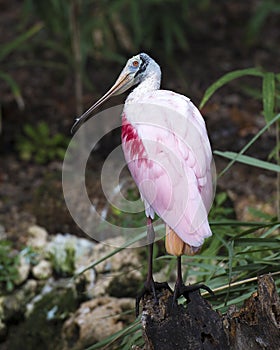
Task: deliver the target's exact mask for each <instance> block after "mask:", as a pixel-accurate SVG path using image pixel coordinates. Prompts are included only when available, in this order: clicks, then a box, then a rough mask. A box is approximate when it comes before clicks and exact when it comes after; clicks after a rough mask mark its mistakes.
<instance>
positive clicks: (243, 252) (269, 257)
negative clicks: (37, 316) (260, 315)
mask: <svg viewBox="0 0 280 350" xmlns="http://www.w3.org/2000/svg"><path fill="white" fill-rule="evenodd" d="M248 75H249V76H256V77H259V78H261V79H262V82H263V85H262V90H261V92H260V93H259V96H260V97H261V98H262V102H263V113H264V117H265V120H266V125H265V126H264V127H263V128H262V129H261V130H260V131H259V132H258V133H257V134H256V135H255V136H254V137H253V138H252V140H250V141H249V142H248V143H247V144H246V145H245V146H244V147H243V149H242V150H241V151H240V152H239V153H234V152H229V151H227V152H220V151H216V152H215V153H216V154H218V155H220V156H223V157H226V158H228V159H230V160H231V161H230V163H229V164H228V165H227V167H226V168H225V169H224V170H223V171H222V173H221V174H220V176H222V175H223V174H224V173H225V172H226V171H228V169H229V168H230V167H231V166H232V165H233V164H234V163H235V162H236V161H239V162H242V163H245V164H247V165H248V166H257V167H260V168H263V169H266V170H269V171H274V172H277V173H279V170H280V168H279V164H274V163H270V162H266V161H261V160H258V159H255V158H253V157H248V156H245V155H244V153H245V152H246V151H247V150H248V148H249V147H250V146H251V145H252V144H253V143H254V142H256V141H257V140H258V139H259V138H260V136H261V135H263V134H264V133H265V132H266V131H267V130H268V129H269V128H271V126H272V125H273V124H275V123H277V122H278V121H279V119H280V114H276V110H277V101H278V99H279V91H280V89H279V81H280V75H279V74H274V73H266V72H263V71H261V70H259V69H255V68H250V69H245V70H239V71H235V72H231V73H228V74H226V75H225V76H223V77H222V78H221V79H219V80H218V81H217V82H215V83H214V84H213V85H211V86H210V87H209V88H208V89H207V91H206V92H205V95H204V97H203V100H202V102H201V107H202V106H203V105H204V104H205V103H206V102H207V101H208V100H209V98H210V97H211V96H212V95H213V94H214V93H215V92H216V90H217V89H219V88H220V87H222V86H223V85H225V84H227V83H229V82H230V81H232V80H233V79H236V78H241V77H243V76H248ZM227 203H228V198H227V195H226V193H218V194H217V195H216V198H215V201H214V204H213V206H212V209H211V211H210V213H209V221H210V225H211V229H212V232H213V236H212V237H211V238H209V239H208V240H207V241H206V242H205V244H204V246H203V250H202V252H201V253H200V254H199V255H196V256H191V257H188V256H183V257H182V264H183V271H185V275H184V279H185V280H186V279H187V278H188V276H189V277H191V278H195V279H196V281H197V282H202V283H205V284H206V285H208V286H209V287H210V288H211V289H212V290H213V291H214V293H215V298H212V297H211V296H209V295H208V294H207V292H205V293H204V294H205V297H206V298H210V300H211V304H212V305H213V306H214V307H215V308H216V309H217V310H219V311H221V312H225V311H226V310H227V308H228V306H229V305H232V304H234V305H237V306H239V307H240V306H241V305H242V304H243V302H244V300H245V299H247V298H248V297H249V296H250V295H251V294H252V292H253V291H255V290H256V283H257V276H258V275H260V274H265V273H271V274H272V275H275V276H279V275H280V272H279V266H280V239H279V230H280V222H279V221H277V219H276V218H275V217H273V216H270V215H268V214H265V213H263V212H262V211H259V210H256V209H255V208H251V209H250V212H251V214H254V215H255V217H256V219H257V220H256V221H253V222H241V221H238V220H236V218H235V213H234V210H233V208H232V205H228V204H227ZM156 229H157V230H158V229H162V227H161V225H160V226H159V227H156ZM144 236H145V232H143V235H141V237H144ZM135 239H137V238H135ZM129 244H130V243H126V245H125V246H128V245H129ZM131 244H132V242H131ZM120 249H124V247H122V248H119V249H116V250H114V251H112V252H111V253H110V256H112V255H113V254H117V252H118V251H119V250H120ZM106 258H107V257H104V259H106ZM100 261H103V259H100V260H99V261H96V262H94V264H92V266H94V265H96V264H98V263H99V262H100ZM156 261H162V262H163V263H164V264H165V265H169V266H170V269H173V268H174V265H175V263H176V258H175V257H173V256H170V255H161V256H158V257H157V258H156ZM92 266H91V267H92ZM89 268H90V267H89ZM275 282H276V286H277V288H278V289H279V290H280V279H279V278H277V279H276V281H275ZM179 302H182V303H184V302H185V300H184V299H183V298H182V299H181V300H179ZM131 330H133V332H132V331H131ZM132 334H134V337H135V338H134V339H133V340H132V339H131V337H132ZM120 341H121V343H120ZM114 344H117V345H116V346H117V347H116V348H118V349H122V350H126V349H129V347H131V345H132V344H133V345H139V346H142V345H143V339H142V338H141V325H140V324H139V321H138V320H136V321H135V323H134V324H132V325H130V326H128V327H126V328H125V329H123V330H122V331H120V332H118V333H116V334H114V335H112V336H110V337H108V338H106V339H104V340H103V341H101V342H99V343H98V344H95V345H94V346H92V347H90V348H88V350H94V349H109V348H114ZM128 344H129V345H128ZM112 346H113V347H112Z"/></svg>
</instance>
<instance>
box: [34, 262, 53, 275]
mask: <svg viewBox="0 0 280 350" xmlns="http://www.w3.org/2000/svg"><path fill="white" fill-rule="evenodd" d="M32 274H33V276H34V277H35V278H36V279H38V280H44V279H47V278H49V277H51V275H52V265H51V263H50V261H48V260H41V261H40V262H39V263H38V264H37V265H35V266H34V267H33V269H32Z"/></svg>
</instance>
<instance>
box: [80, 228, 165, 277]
mask: <svg viewBox="0 0 280 350" xmlns="http://www.w3.org/2000/svg"><path fill="white" fill-rule="evenodd" d="M162 227H163V225H157V226H155V227H154V230H155V231H157V230H159V229H160V228H162ZM146 235H147V232H146V231H145V232H141V233H140V234H138V235H137V236H136V237H135V238H133V239H131V240H130V241H127V242H125V243H124V244H123V245H122V246H120V247H119V248H116V249H114V250H112V251H111V252H109V253H108V254H106V255H104V256H103V257H102V258H100V259H98V260H96V261H94V262H93V263H92V264H90V265H89V266H87V267H85V268H84V269H83V270H81V271H79V272H78V273H77V274H76V275H75V276H74V278H75V277H77V276H79V275H81V274H83V273H84V272H85V271H87V270H89V269H92V268H93V267H95V266H96V265H98V264H100V263H101V262H102V261H105V260H106V259H108V258H110V257H111V256H113V255H115V254H117V253H119V252H120V251H122V250H123V249H125V248H128V247H129V246H131V245H132V244H134V243H136V242H138V241H140V240H141V239H143V238H145V237H146Z"/></svg>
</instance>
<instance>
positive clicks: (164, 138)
mask: <svg viewBox="0 0 280 350" xmlns="http://www.w3.org/2000/svg"><path fill="white" fill-rule="evenodd" d="M160 85H161V69H160V66H159V65H158V63H156V61H155V60H154V59H153V58H151V57H150V56H149V55H148V54H146V53H139V54H137V55H135V56H133V57H132V58H130V59H129V60H128V61H127V63H126V65H125V67H124V68H123V70H122V71H121V73H120V75H119V77H118V78H117V80H116V82H115V83H114V85H113V86H112V87H111V88H110V89H109V90H108V91H107V92H106V93H105V94H104V95H103V96H102V97H101V98H100V99H99V100H98V101H97V102H96V103H94V104H93V105H92V106H91V107H90V108H89V109H88V110H87V111H86V112H85V113H84V114H82V115H81V116H80V117H78V118H76V120H75V122H74V125H73V127H72V129H71V131H72V133H73V132H75V131H76V130H77V128H78V127H79V126H80V125H81V124H82V123H83V122H85V121H86V120H87V119H88V118H89V117H91V116H92V115H93V112H94V111H95V110H96V109H97V108H98V107H99V106H101V105H102V104H103V103H104V102H105V101H107V100H108V99H109V98H110V97H112V96H115V95H119V94H122V93H124V92H126V91H128V90H129V91H130V93H129V94H128V96H127V98H126V100H125V104H124V108H123V112H122V116H121V118H122V133H121V138H122V148H123V153H124V156H125V160H126V163H127V166H128V168H129V170H130V173H131V175H132V177H133V179H134V181H135V183H136V185H137V187H138V189H139V192H140V196H141V199H142V201H143V203H144V207H145V213H146V217H147V223H146V224H147V242H148V243H147V244H148V249H149V255H148V273H147V279H146V281H145V283H144V288H143V290H142V291H141V293H139V295H138V296H137V299H136V309H137V311H136V313H139V302H140V300H141V299H142V298H143V297H144V295H145V293H152V294H153V296H154V298H155V300H157V299H158V297H157V290H159V289H161V288H166V286H167V287H168V288H169V286H168V284H166V283H159V282H155V281H154V278H153V244H154V239H155V231H154V228H153V220H154V218H155V214H157V215H158V216H159V217H160V218H161V219H162V220H163V222H164V223H165V230H166V235H165V247H166V251H167V252H168V253H169V254H171V255H174V256H176V257H177V278H176V282H175V287H174V292H173V300H174V301H175V300H176V299H178V297H179V296H181V295H184V296H186V295H187V294H188V293H189V292H190V291H193V290H196V289H200V288H204V289H206V290H208V291H209V292H211V290H210V288H208V287H207V286H205V285H203V284H197V285H194V286H191V285H188V286H186V285H185V284H184V282H183V278H182V267H181V256H182V255H194V254H197V253H199V251H200V250H201V247H202V245H203V243H204V241H205V239H206V238H208V237H210V236H211V235H212V231H211V228H210V225H209V221H208V213H209V210H210V208H211V205H212V202H213V197H214V183H215V182H214V175H213V173H214V171H213V157H212V150H211V146H210V141H209V138H208V133H207V129H206V124H205V121H204V119H203V117H202V115H201V113H200V111H199V110H198V108H197V107H196V106H195V105H194V104H193V103H192V102H191V100H190V99H189V98H188V97H186V96H184V95H182V94H179V93H177V92H173V91H169V90H163V89H160Z"/></svg>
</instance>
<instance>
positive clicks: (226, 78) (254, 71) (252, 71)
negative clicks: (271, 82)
mask: <svg viewBox="0 0 280 350" xmlns="http://www.w3.org/2000/svg"><path fill="white" fill-rule="evenodd" d="M247 75H252V76H257V77H262V76H263V72H262V71H261V70H260V69H258V68H246V69H239V70H235V71H233V72H230V73H227V74H225V75H223V76H222V77H221V78H220V79H218V80H217V81H215V83H213V84H212V85H210V86H209V88H208V89H207V90H206V91H205V94H204V96H203V98H202V100H201V103H200V106H199V108H202V107H203V106H204V105H205V103H206V102H207V101H208V100H209V99H210V97H211V96H212V95H213V94H214V93H215V92H216V91H217V90H218V89H219V88H220V87H222V86H223V85H225V84H227V83H229V82H230V81H232V80H234V79H237V78H241V77H244V76H247Z"/></svg>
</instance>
